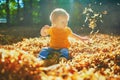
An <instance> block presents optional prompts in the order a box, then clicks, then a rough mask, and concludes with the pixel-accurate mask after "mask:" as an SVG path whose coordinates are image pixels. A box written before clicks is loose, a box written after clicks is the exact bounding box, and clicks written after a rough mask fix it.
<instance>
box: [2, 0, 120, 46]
mask: <svg viewBox="0 0 120 80" xmlns="http://www.w3.org/2000/svg"><path fill="white" fill-rule="evenodd" d="M55 8H63V9H65V10H66V11H67V12H68V13H69V14H70V21H69V27H71V29H72V30H73V32H75V33H77V34H80V35H84V34H90V33H91V32H97V31H99V32H100V33H104V34H112V35H120V16H119V14H120V0H0V43H1V44H11V43H14V42H17V41H20V40H22V39H23V38H29V37H39V36H40V34H39V31H40V29H41V27H42V26H44V25H46V24H48V25H50V20H49V15H50V13H51V11H52V10H53V9H55Z"/></svg>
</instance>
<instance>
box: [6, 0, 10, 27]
mask: <svg viewBox="0 0 120 80" xmlns="http://www.w3.org/2000/svg"><path fill="white" fill-rule="evenodd" d="M6 13H7V15H6V19H7V25H8V26H10V8H9V0H6Z"/></svg>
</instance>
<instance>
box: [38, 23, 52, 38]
mask: <svg viewBox="0 0 120 80" xmlns="http://www.w3.org/2000/svg"><path fill="white" fill-rule="evenodd" d="M49 28H50V26H49V25H45V26H44V27H42V29H41V30H40V34H41V36H47V35H48V29H49Z"/></svg>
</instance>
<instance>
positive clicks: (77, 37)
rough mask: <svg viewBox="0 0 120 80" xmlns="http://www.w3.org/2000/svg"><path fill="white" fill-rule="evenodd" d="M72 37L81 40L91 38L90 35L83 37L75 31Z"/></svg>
mask: <svg viewBox="0 0 120 80" xmlns="http://www.w3.org/2000/svg"><path fill="white" fill-rule="evenodd" d="M70 36H71V37H73V38H75V39H78V40H81V41H83V42H84V41H85V40H89V38H88V37H86V36H85V37H82V36H79V35H77V34H75V33H72V34H71V35H70Z"/></svg>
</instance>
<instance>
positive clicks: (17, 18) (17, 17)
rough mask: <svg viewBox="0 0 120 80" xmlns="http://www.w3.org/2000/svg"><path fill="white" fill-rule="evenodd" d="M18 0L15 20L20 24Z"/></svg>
mask: <svg viewBox="0 0 120 80" xmlns="http://www.w3.org/2000/svg"><path fill="white" fill-rule="evenodd" d="M19 1H20V0H17V14H16V20H17V24H18V25H19V24H20V4H19Z"/></svg>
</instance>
